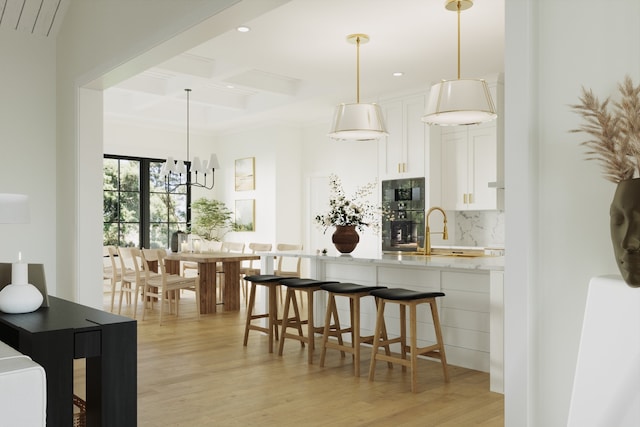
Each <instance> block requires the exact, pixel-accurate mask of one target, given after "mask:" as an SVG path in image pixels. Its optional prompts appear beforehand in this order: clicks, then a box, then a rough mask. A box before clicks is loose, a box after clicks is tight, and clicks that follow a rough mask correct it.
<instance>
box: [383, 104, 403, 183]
mask: <svg viewBox="0 0 640 427" xmlns="http://www.w3.org/2000/svg"><path fill="white" fill-rule="evenodd" d="M381 108H382V113H383V114H384V120H385V124H386V126H387V132H388V133H389V135H387V136H386V137H384V138H382V139H381V140H380V142H379V147H380V149H379V165H380V176H382V177H387V178H394V177H397V176H398V175H399V174H400V173H401V169H402V164H403V163H404V149H403V140H404V135H403V129H402V128H403V125H402V124H403V119H402V113H403V108H402V101H394V102H389V103H385V104H384V105H382V106H381Z"/></svg>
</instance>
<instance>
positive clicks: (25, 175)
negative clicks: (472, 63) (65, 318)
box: [0, 30, 56, 294]
mask: <svg viewBox="0 0 640 427" xmlns="http://www.w3.org/2000/svg"><path fill="white" fill-rule="evenodd" d="M0 58H2V59H1V60H0V61H1V62H2V65H1V66H0V93H1V94H2V102H0V148H1V151H0V153H2V154H1V155H0V159H1V160H0V163H1V164H2V166H1V167H0V193H23V194H27V195H28V196H29V199H30V210H31V212H30V213H31V222H30V223H29V224H15V225H8V224H0V233H1V235H2V237H1V238H0V242H1V243H0V260H1V261H2V262H12V261H15V260H17V258H18V251H22V257H23V260H25V261H27V262H31V263H42V264H44V268H45V274H46V278H47V286H48V290H49V292H50V293H51V294H55V293H56V244H55V242H56V181H55V176H56V162H55V156H56V151H55V150H56V139H55V138H56V135H55V132H56V123H55V117H56V89H55V59H56V49H55V42H54V41H53V40H50V39H46V38H40V37H36V36H32V35H30V34H25V33H23V32H20V31H13V30H2V31H0Z"/></svg>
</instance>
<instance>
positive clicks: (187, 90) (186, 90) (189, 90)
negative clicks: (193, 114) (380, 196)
mask: <svg viewBox="0 0 640 427" xmlns="http://www.w3.org/2000/svg"><path fill="white" fill-rule="evenodd" d="M184 91H185V92H187V159H186V161H187V162H188V161H189V92H191V89H185V90H184Z"/></svg>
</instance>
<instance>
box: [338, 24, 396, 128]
mask: <svg viewBox="0 0 640 427" xmlns="http://www.w3.org/2000/svg"><path fill="white" fill-rule="evenodd" d="M347 41H348V42H349V43H355V45H356V52H357V53H356V103H355V104H340V105H338V106H337V107H336V112H335V114H334V116H333V127H332V128H331V131H330V132H329V137H330V138H332V139H336V140H339V141H348V140H350V141H375V140H377V139H379V138H380V137H382V136H385V135H387V131H386V129H385V126H384V119H383V117H382V111H381V110H380V106H379V105H377V104H361V103H360V45H361V44H364V43H367V42H368V41H369V36H368V35H366V34H350V35H348V36H347Z"/></svg>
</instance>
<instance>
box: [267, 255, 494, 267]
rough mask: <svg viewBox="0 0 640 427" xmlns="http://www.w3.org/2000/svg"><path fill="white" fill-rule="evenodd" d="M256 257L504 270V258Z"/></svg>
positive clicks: (409, 256) (394, 256)
mask: <svg viewBox="0 0 640 427" xmlns="http://www.w3.org/2000/svg"><path fill="white" fill-rule="evenodd" d="M256 255H271V256H297V257H300V258H309V259H318V260H319V261H325V260H326V261H331V262H344V263H351V262H353V263H361V264H368V263H371V264H384V265H406V266H412V267H427V268H450V269H462V270H488V271H490V270H496V271H503V270H504V256H485V257H459V256H434V257H427V256H415V255H401V254H383V255H382V256H380V257H378V258H363V257H358V256H352V255H349V254H344V255H318V254H316V253H311V252H299V251H291V252H289V251H286V252H259V253H256Z"/></svg>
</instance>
